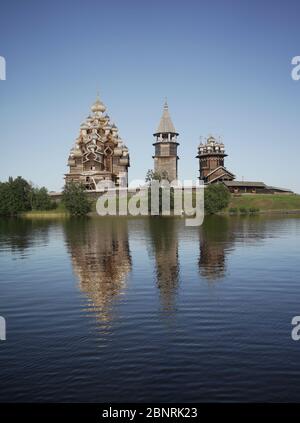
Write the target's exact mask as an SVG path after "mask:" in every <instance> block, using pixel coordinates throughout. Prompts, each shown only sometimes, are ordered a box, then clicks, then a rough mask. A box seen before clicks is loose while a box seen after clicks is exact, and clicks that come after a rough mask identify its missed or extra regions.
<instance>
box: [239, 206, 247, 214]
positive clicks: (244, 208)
mask: <svg viewBox="0 0 300 423" xmlns="http://www.w3.org/2000/svg"><path fill="white" fill-rule="evenodd" d="M240 213H241V214H247V213H248V210H247V209H246V207H240Z"/></svg>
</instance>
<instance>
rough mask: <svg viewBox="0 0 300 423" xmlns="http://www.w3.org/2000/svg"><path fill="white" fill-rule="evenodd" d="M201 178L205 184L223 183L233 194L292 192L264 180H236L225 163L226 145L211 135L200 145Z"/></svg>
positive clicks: (198, 156)
mask: <svg viewBox="0 0 300 423" xmlns="http://www.w3.org/2000/svg"><path fill="white" fill-rule="evenodd" d="M196 157H197V158H198V159H199V172H200V176H199V179H200V180H202V181H203V182H204V183H205V184H214V183H218V182H221V183H223V184H224V185H225V186H226V187H227V188H228V189H229V191H230V192H231V193H233V194H275V193H276V194H291V193H292V191H291V190H288V189H284V188H278V187H273V186H268V185H266V184H265V183H264V182H253V181H236V180H235V175H234V174H233V173H232V172H230V171H229V170H228V169H227V168H226V167H225V163H224V159H225V157H227V154H226V153H225V146H224V144H223V143H222V142H221V141H220V140H216V139H215V138H214V137H213V136H211V135H210V136H209V137H208V138H207V139H206V140H205V141H204V142H201V143H200V144H199V147H198V155H197V156H196Z"/></svg>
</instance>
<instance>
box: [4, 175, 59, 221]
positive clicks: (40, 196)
mask: <svg viewBox="0 0 300 423" xmlns="http://www.w3.org/2000/svg"><path fill="white" fill-rule="evenodd" d="M55 207H56V204H55V203H54V202H53V201H52V200H51V197H50V195H49V193H48V191H47V189H46V188H45V187H41V188H38V187H34V186H33V185H32V184H31V183H30V182H28V181H26V179H24V178H22V177H21V176H18V177H17V178H12V177H9V178H8V181H6V182H0V215H2V216H15V215H17V214H19V213H22V212H25V211H29V210H51V209H53V208H55Z"/></svg>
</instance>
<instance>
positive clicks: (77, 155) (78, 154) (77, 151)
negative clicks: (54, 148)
mask: <svg viewBox="0 0 300 423" xmlns="http://www.w3.org/2000/svg"><path fill="white" fill-rule="evenodd" d="M73 156H74V157H81V156H82V154H81V151H80V150H79V148H78V149H75V150H73Z"/></svg>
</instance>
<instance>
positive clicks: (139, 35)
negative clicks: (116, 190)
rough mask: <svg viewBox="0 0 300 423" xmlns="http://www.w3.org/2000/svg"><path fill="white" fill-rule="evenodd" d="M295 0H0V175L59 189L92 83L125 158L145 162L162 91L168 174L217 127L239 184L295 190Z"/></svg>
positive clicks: (194, 168)
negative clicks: (170, 151)
mask: <svg viewBox="0 0 300 423" xmlns="http://www.w3.org/2000/svg"><path fill="white" fill-rule="evenodd" d="M299 19H300V2H299V1H297V0H295V1H292V0H290V1H276V0H275V1H262V0H261V1H255V0H251V1H250V0H249V1H245V0H220V1H214V0H209V1H201V0H199V1H193V0H185V1H177V0H165V1H163V0H160V1H156V0H152V1H142V0H140V1H133V0H132V1H125V0H124V1H116V0H106V1H100V0H98V1H96V0H84V1H83V0H81V1H79V0H72V1H68V0H60V1H57V0H51V1H47V0H44V1H37V0H36V1H34V0H26V1H16V0H15V1H13V0H9V1H8V0H1V6H0V55H1V56H4V57H5V59H6V64H7V70H6V71H7V74H6V77H7V80H6V81H0V145H1V150H0V165H1V166H0V179H1V180H4V179H6V178H7V177H8V176H10V175H12V176H17V175H22V176H23V177H25V178H26V179H28V180H31V181H33V182H34V183H35V184H37V185H40V186H41V185H45V186H46V187H47V188H48V189H50V190H59V189H61V187H62V186H63V175H64V173H65V172H66V171H67V165H66V164H67V157H68V154H69V150H70V148H71V147H72V145H73V143H74V142H75V138H76V137H77V135H78V131H79V126H80V123H81V122H82V121H83V119H84V118H85V117H86V116H87V115H88V114H89V110H90V106H91V104H92V103H93V102H94V100H95V98H96V93H97V91H98V90H99V91H100V97H101V100H102V101H103V102H104V103H105V104H106V106H107V112H108V114H109V115H110V116H111V117H112V119H113V120H114V121H115V123H116V125H117V126H118V127H119V131H120V135H121V136H122V138H123V139H124V141H125V143H126V144H127V146H128V148H129V151H130V155H131V168H130V172H129V178H130V179H136V178H140V179H143V178H144V176H145V174H146V171H147V169H149V168H152V164H153V161H152V154H153V150H154V147H153V146H152V142H153V137H152V133H153V132H154V130H155V129H156V126H157V125H158V122H159V119H160V116H161V112H162V106H163V102H164V98H165V97H167V98H168V102H169V108H170V113H171V116H172V119H173V122H174V125H175V127H176V129H177V131H178V132H179V133H180V139H179V141H180V146H179V156H180V161H179V176H180V178H186V179H187V178H189V179H196V177H198V160H197V159H196V158H195V156H196V154H197V146H198V144H199V136H200V135H204V136H205V135H208V134H210V133H212V134H215V135H221V136H222V138H223V141H224V143H225V147H226V150H227V153H228V154H229V157H228V158H227V160H226V162H225V164H226V167H227V168H228V169H229V170H231V171H232V172H233V173H235V174H236V176H237V178H238V179H241V178H242V177H244V179H245V180H246V179H247V180H250V181H251V180H252V181H264V182H266V183H267V184H270V185H271V184H272V185H275V186H282V187H288V188H292V189H293V190H295V191H297V192H300V178H299V173H298V172H299V168H300V166H299V157H300V142H299V141H300V140H299V138H300V81H293V80H292V78H291V69H292V65H291V60H292V57H294V56H298V55H300V27H299Z"/></svg>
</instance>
